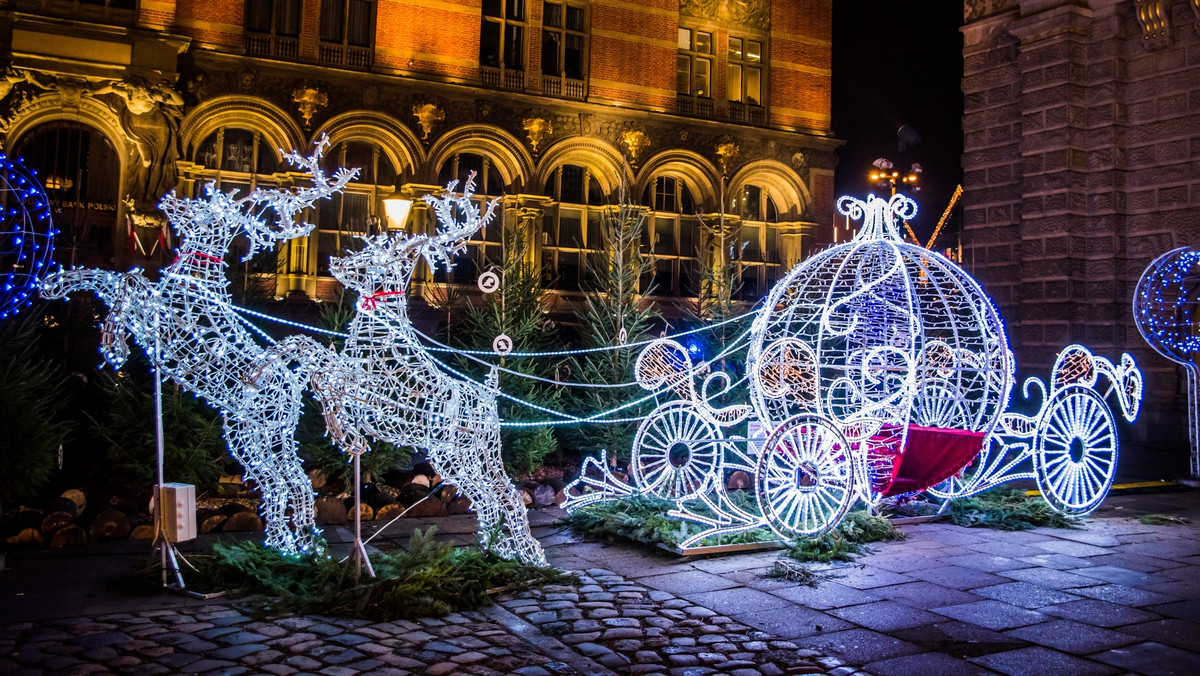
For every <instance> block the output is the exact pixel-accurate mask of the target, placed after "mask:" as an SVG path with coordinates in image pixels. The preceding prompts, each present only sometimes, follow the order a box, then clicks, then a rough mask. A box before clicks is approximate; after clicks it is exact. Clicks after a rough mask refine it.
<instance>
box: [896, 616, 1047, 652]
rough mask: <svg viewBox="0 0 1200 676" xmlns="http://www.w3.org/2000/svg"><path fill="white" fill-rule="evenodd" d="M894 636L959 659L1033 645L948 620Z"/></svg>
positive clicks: (900, 631) (981, 628)
mask: <svg viewBox="0 0 1200 676" xmlns="http://www.w3.org/2000/svg"><path fill="white" fill-rule="evenodd" d="M890 635H891V636H893V637H895V638H899V639H902V640H905V641H908V642H909V643H913V644H915V645H919V646H921V647H923V648H925V649H928V650H933V651H935V652H939V653H945V654H947V655H953V656H955V657H962V658H967V657H978V656H980V655H988V654H991V653H996V652H1004V651H1007V650H1014V649H1016V648H1024V647H1025V646H1027V645H1029V643H1028V642H1027V641H1023V640H1021V639H1019V638H1016V637H1014V636H1008V635H1006V634H1001V633H1000V632H997V631H993V630H991V629H987V628H984V627H981V626H979V625H976V624H970V623H968V622H961V621H958V620H948V621H946V622H940V623H938V624H935V625H925V626H922V627H913V628H910V629H901V630H898V631H894V632H891V633H890Z"/></svg>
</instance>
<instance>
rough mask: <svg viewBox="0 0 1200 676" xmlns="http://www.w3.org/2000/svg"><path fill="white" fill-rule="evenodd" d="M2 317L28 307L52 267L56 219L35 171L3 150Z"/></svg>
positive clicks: (0, 174)
mask: <svg viewBox="0 0 1200 676" xmlns="http://www.w3.org/2000/svg"><path fill="white" fill-rule="evenodd" d="M0 216H2V217H3V218H2V221H0V319H4V318H6V317H10V316H12V315H14V314H16V313H17V312H19V311H20V310H21V308H24V307H28V306H29V305H30V304H31V303H32V301H33V298H34V297H35V296H36V295H37V288H38V283H39V281H40V280H41V279H42V277H44V276H45V274H46V273H47V272H48V271H49V269H50V267H51V265H52V264H51V256H52V254H53V253H54V235H55V234H57V231H56V230H55V229H54V222H53V221H52V220H51V218H50V202H49V200H48V199H46V192H45V191H44V190H42V186H41V183H39V182H38V180H37V178H36V177H35V176H34V172H33V171H32V170H31V169H29V168H27V167H25V166H24V165H23V164H22V163H21V160H20V159H14V158H11V157H9V156H8V155H7V154H5V153H0Z"/></svg>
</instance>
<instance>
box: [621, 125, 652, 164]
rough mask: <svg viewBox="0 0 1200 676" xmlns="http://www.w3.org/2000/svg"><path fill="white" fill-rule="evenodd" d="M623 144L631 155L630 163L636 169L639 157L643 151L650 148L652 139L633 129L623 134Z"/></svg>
mask: <svg viewBox="0 0 1200 676" xmlns="http://www.w3.org/2000/svg"><path fill="white" fill-rule="evenodd" d="M621 144H622V145H624V146H625V150H626V151H628V153H629V163H630V164H631V165H633V166H635V167H636V166H637V163H638V156H639V155H641V154H642V151H643V150H645V149H646V148H649V147H650V137H649V136H646V133H645V132H643V131H641V130H640V129H631V130H629V131H625V132H622V133H621Z"/></svg>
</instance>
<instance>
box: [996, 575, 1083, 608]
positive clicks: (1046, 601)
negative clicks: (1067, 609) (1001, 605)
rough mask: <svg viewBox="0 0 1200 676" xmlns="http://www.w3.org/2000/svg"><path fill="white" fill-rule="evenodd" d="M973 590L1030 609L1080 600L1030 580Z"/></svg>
mask: <svg viewBox="0 0 1200 676" xmlns="http://www.w3.org/2000/svg"><path fill="white" fill-rule="evenodd" d="M973 592H974V593H975V594H978V595H979V596H984V597H986V598H989V599H995V600H996V601H1004V602H1005V603H1011V604H1012V605H1014V606H1020V607H1022V608H1029V609H1030V610H1036V609H1038V608H1041V607H1043V606H1049V605H1054V604H1056V603H1068V602H1070V601H1077V600H1079V597H1078V596H1075V595H1073V594H1067V593H1065V592H1061V591H1055V590H1053V589H1048V588H1046V587H1043V586H1041V585H1036V584H1031V583H1029V582H1008V583H1006V584H998V585H994V586H991V587H980V588H978V589H975V590H973Z"/></svg>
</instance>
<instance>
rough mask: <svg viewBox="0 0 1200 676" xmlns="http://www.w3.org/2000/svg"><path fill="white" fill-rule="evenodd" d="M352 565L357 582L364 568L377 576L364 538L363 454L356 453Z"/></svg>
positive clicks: (371, 575) (369, 573)
mask: <svg viewBox="0 0 1200 676" xmlns="http://www.w3.org/2000/svg"><path fill="white" fill-rule="evenodd" d="M350 565H351V566H354V581H355V582H357V581H358V578H359V576H360V575H361V574H362V571H363V568H366V569H367V575H368V576H369V577H375V569H374V568H372V567H371V559H370V557H368V556H367V546H366V544H364V543H363V539H362V456H361V455H359V454H358V453H355V454H354V545H353V547H352V548H351V550H350Z"/></svg>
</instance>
